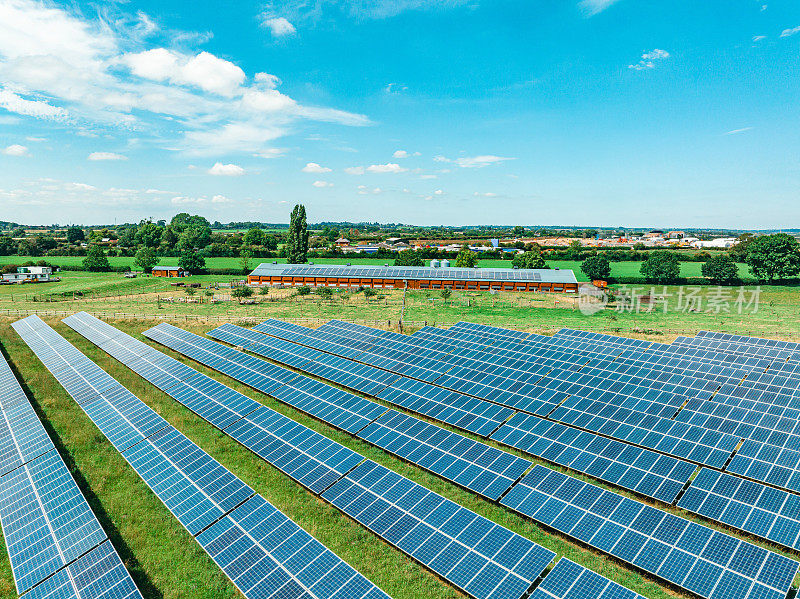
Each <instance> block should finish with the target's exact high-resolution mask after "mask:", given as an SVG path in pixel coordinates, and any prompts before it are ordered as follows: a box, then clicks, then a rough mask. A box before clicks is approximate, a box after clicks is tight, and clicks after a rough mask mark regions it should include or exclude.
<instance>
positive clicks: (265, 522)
mask: <svg viewBox="0 0 800 599" xmlns="http://www.w3.org/2000/svg"><path fill="white" fill-rule="evenodd" d="M197 542H198V543H200V544H201V545H202V546H203V548H204V549H205V550H206V551H207V552H208V554H209V555H210V556H211V558H212V559H213V560H214V561H215V562H216V563H217V564H218V565H219V567H220V568H221V569H222V571H223V572H225V573H226V574H227V575H228V577H229V578H230V579H231V580H232V581H233V583H234V584H235V585H236V587H237V588H238V589H239V590H240V591H241V592H242V594H243V595H244V596H245V597H276V598H278V597H280V598H284V597H285V598H287V599H288V598H294V597H298V598H306V597H308V598H319V599H389V596H388V595H387V594H386V593H384V592H383V591H381V590H380V589H378V588H377V587H376V586H375V585H373V584H372V583H371V582H369V581H368V580H367V579H366V578H364V577H363V576H361V575H360V574H359V573H358V572H356V571H355V570H354V569H353V568H352V567H350V566H349V565H348V564H347V563H345V562H344V561H342V560H341V559H339V558H338V557H337V556H336V555H335V554H334V553H332V552H331V551H330V550H329V549H326V548H325V546H324V545H322V544H321V543H320V542H319V541H317V540H316V539H314V538H313V537H312V536H311V535H309V534H308V533H307V532H306V531H304V530H303V529H302V528H300V527H299V526H297V525H296V524H295V523H294V522H292V521H291V520H289V518H287V517H286V516H285V515H284V514H282V513H281V512H280V511H278V510H277V509H275V507H273V506H272V505H271V504H270V503H269V502H267V501H266V500H265V499H264V498H263V497H261V496H260V495H255V496H253V497H252V498H250V499H248V500H247V501H246V502H245V503H243V504H242V505H241V506H239V507H238V508H236V509H235V510H233V511H232V512H231V513H230V514H228V515H227V516H225V517H224V518H222V519H221V520H219V521H217V522H216V523H214V524H212V525H211V526H210V527H209V528H208V529H207V530H205V531H204V532H202V533H201V534H200V535H199V536H198V537H197Z"/></svg>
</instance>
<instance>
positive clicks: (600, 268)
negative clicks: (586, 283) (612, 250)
mask: <svg viewBox="0 0 800 599" xmlns="http://www.w3.org/2000/svg"><path fill="white" fill-rule="evenodd" d="M581 270H582V271H583V274H585V275H586V276H587V277H589V280H590V281H598V280H599V281H606V280H608V278H609V277H610V276H611V263H610V262H609V261H608V258H606V257H605V256H603V255H602V254H596V255H594V256H589V257H588V258H586V260H584V261H583V262H582V263H581Z"/></svg>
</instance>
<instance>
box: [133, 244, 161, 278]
mask: <svg viewBox="0 0 800 599" xmlns="http://www.w3.org/2000/svg"><path fill="white" fill-rule="evenodd" d="M133 263H134V264H135V265H136V266H138V267H139V268H141V269H142V270H143V271H144V272H147V273H149V272H150V271H152V270H153V267H154V266H155V265H156V264H158V256H156V251H155V250H154V249H153V248H149V247H142V248H139V251H137V252H136V257H135V258H134V259H133Z"/></svg>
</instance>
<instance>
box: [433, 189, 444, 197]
mask: <svg viewBox="0 0 800 599" xmlns="http://www.w3.org/2000/svg"><path fill="white" fill-rule="evenodd" d="M443 193H444V192H443V191H442V190H441V189H437V190H436V191H434V192H433V195H437V196H440V195H442V194H443Z"/></svg>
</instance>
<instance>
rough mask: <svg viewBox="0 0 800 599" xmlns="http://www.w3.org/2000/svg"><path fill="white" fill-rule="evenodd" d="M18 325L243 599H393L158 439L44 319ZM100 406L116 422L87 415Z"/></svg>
mask: <svg viewBox="0 0 800 599" xmlns="http://www.w3.org/2000/svg"><path fill="white" fill-rule="evenodd" d="M13 326H14V327H15V329H16V330H17V332H18V333H19V334H20V336H21V337H22V338H23V339H24V340H25V342H26V343H27V344H28V345H29V346H30V347H31V349H33V351H34V353H36V355H37V356H39V357H40V359H41V360H42V362H43V363H44V364H45V365H46V366H47V367H48V368H49V369H51V372H52V374H53V376H55V378H56V380H58V382H59V383H61V385H62V386H63V387H64V388H65V389H66V391H67V392H68V393H69V394H70V395H72V397H73V398H74V399H75V400H76V402H78V404H79V405H80V406H81V407H82V408H84V410H86V412H87V414H88V415H89V417H90V418H92V420H93V421H94V423H95V424H96V425H97V427H98V428H99V429H100V430H101V432H103V433H104V434H106V436H107V437H108V438H109V440H111V438H112V437H118V433H117V431H118V428H119V427H120V426H122V427H125V428H128V429H130V430H132V431H135V432H136V433H138V435H139V440H138V441H137V442H135V443H133V444H130V445H128V446H127V448H126V449H124V450H122V451H121V454H122V456H123V457H124V458H125V459H126V460H127V461H128V463H129V464H130V465H131V466H132V467H133V468H134V470H136V472H137V473H138V474H139V475H140V476H141V477H142V479H143V480H144V482H145V483H146V484H147V485H148V486H149V487H150V488H151V489H152V491H153V492H154V493H155V494H156V496H157V497H158V498H159V499H160V500H161V501H162V502H163V503H164V504H165V506H166V507H167V508H168V509H169V510H170V512H172V514H173V515H174V516H175V517H176V518H177V519H178V521H179V522H180V523H181V524H182V525H183V526H184V527H185V528H186V529H187V530H188V531H189V533H190V534H191V535H192V536H194V537H195V539H196V540H197V542H198V543H199V544H200V545H201V546H202V547H203V548H204V549H205V550H206V551H207V552H208V554H209V555H210V556H211V557H212V558H213V559H214V560H215V561H216V562H217V564H218V565H219V566H220V567H221V568H222V570H223V571H224V572H225V574H226V575H227V576H228V577H229V578H230V579H231V581H232V582H233V583H234V585H235V586H236V587H237V588H238V589H239V591H241V592H242V594H243V595H244V596H245V597H248V598H251V597H252V598H255V597H259V598H261V597H305V598H309V599H311V598H317V599H328V598H329V597H340V598H342V599H344V598H345V597H347V598H351V597H354V598H363V599H379V598H383V599H388V596H387V595H386V594H385V593H383V592H382V591H380V590H379V589H378V588H377V587H375V586H374V585H373V584H372V583H371V582H369V581H368V580H367V579H365V578H364V577H363V576H361V575H360V574H359V573H358V572H356V571H355V570H353V568H351V567H350V566H349V565H347V564H346V563H345V562H343V561H342V560H341V559H340V558H339V557H337V556H336V555H335V554H333V553H332V552H331V551H330V550H328V549H326V548H324V547H323V546H322V545H320V544H319V543H318V542H317V541H315V540H314V539H313V538H312V537H311V536H310V535H309V534H308V533H306V532H305V531H304V530H302V529H301V528H300V527H299V526H297V525H296V524H295V523H294V522H292V521H291V520H289V519H288V518H287V517H286V516H284V515H283V514H281V513H280V512H279V511H278V510H277V509H276V508H274V507H273V506H272V505H270V504H269V503H268V502H267V501H266V500H265V499H264V498H263V497H261V496H259V495H257V494H255V493H254V491H253V490H252V489H251V488H250V487H249V486H247V485H246V484H245V483H244V482H242V481H241V480H240V479H238V478H237V477H236V476H234V475H233V474H232V473H231V472H230V471H228V470H227V469H226V468H224V467H223V466H222V465H221V464H219V463H218V462H217V461H216V460H214V459H213V458H211V456H209V455H208V454H207V453H205V452H204V451H203V450H201V449H200V448H199V447H197V446H196V445H195V444H194V443H192V442H191V441H190V440H189V439H188V438H186V437H185V436H184V435H182V434H181V433H180V432H179V431H178V430H177V429H175V428H174V427H172V426H171V425H169V424H166V425H165V426H163V427H161V428H158V429H157V430H155V431H153V430H152V428H153V427H152V426H150V424H149V423H150V422H152V420H153V419H152V418H150V419H148V418H146V417H143V414H144V413H146V412H148V411H150V412H152V410H151V409H150V408H149V407H147V406H145V405H144V404H143V403H142V402H141V401H140V400H138V399H137V401H139V402H140V403H141V406H143V408H140V409H138V410H130V409H129V408H130V402H125V403H123V404H119V403H117V399H118V398H119V397H120V396H126V397H127V399H129V398H130V394H129V392H127V391H126V390H125V389H124V387H122V386H121V385H120V384H119V383H117V382H116V381H115V380H114V379H113V378H111V377H108V375H105V376H103V375H102V374H100V368H99V367H98V366H97V365H96V364H95V363H94V362H92V361H91V360H89V359H88V358H86V357H85V356H84V355H83V354H82V353H81V352H79V351H78V350H77V349H76V348H75V347H74V346H72V345H71V344H69V343H68V342H67V341H66V340H65V339H64V338H63V337H61V336H60V335H59V334H58V333H56V332H55V331H54V330H53V329H51V328H50V327H49V326H48V325H47V324H45V323H44V322H43V321H41V320H40V319H39V318H38V317H35V316H31V317H28V318H26V319H24V320H21V321H18V322H17V323H15V324H14V325H13ZM93 335H94V337H95V338H98V335H99V333H98V332H97V331H94V333H93ZM115 337H116V338H119V335H116V336H115ZM109 379H110V380H109ZM92 381H102V382H103V384H102V385H101V387H95V386H94V385H93V383H92ZM103 402H105V403H107V404H108V406H110V408H111V409H114V410H115V411H116V414H115V417H114V418H107V417H105V412H90V411H89V409H88V407H89V406H92V405H93V404H97V403H103ZM153 415H155V413H154V412H153ZM129 416H131V417H129ZM158 418H160V417H158ZM158 418H155V419H156V420H157V419H158ZM164 422H165V421H164ZM115 446H116V444H115ZM60 505H62V506H63V507H67V506H68V505H69V504H64V503H63V502H60ZM54 584H55V583H54ZM43 596H47V595H43ZM109 597H117V595H109Z"/></svg>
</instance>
